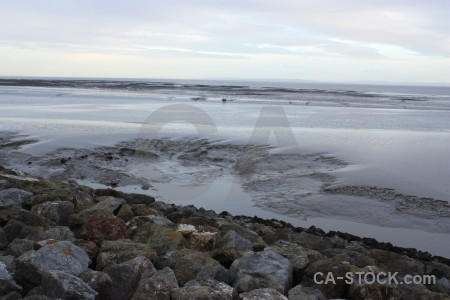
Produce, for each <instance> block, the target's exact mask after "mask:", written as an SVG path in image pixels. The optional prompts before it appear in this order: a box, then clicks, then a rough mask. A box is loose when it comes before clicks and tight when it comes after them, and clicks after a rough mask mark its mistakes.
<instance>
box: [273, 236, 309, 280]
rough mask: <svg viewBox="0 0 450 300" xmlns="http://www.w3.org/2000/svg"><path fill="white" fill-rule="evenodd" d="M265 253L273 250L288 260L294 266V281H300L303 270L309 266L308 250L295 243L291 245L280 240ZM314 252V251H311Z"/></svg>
mask: <svg viewBox="0 0 450 300" xmlns="http://www.w3.org/2000/svg"><path fill="white" fill-rule="evenodd" d="M264 250H265V251H268V250H273V251H275V252H277V253H278V254H281V255H282V256H283V257H285V258H287V259H288V260H289V261H290V262H291V265H292V269H293V271H294V280H295V281H296V282H299V281H300V278H301V276H302V272H303V269H304V268H305V267H306V266H307V265H308V264H309V262H310V260H309V258H308V250H307V249H305V248H303V247H302V246H299V245H297V244H295V243H290V242H287V241H283V240H278V241H277V242H276V243H275V244H273V245H272V246H270V247H266V248H265V249H264ZM309 251H314V250H309Z"/></svg>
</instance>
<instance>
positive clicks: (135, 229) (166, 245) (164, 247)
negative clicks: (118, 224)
mask: <svg viewBox="0 0 450 300" xmlns="http://www.w3.org/2000/svg"><path fill="white" fill-rule="evenodd" d="M140 218H144V217H140ZM145 218H147V217H145ZM133 221H134V219H133ZM129 232H130V237H131V239H132V240H133V241H135V242H138V243H146V244H148V245H150V247H152V248H153V249H155V250H156V252H157V254H158V255H164V254H165V253H166V252H167V251H174V250H179V249H181V248H183V247H184V245H185V239H184V238H183V235H182V234H181V233H179V232H177V231H176V230H175V229H174V228H170V227H166V226H163V225H159V224H155V223H153V221H152V220H148V221H147V222H146V223H143V224H142V225H139V226H132V227H130V230H129Z"/></svg>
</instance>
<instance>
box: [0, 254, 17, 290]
mask: <svg viewBox="0 0 450 300" xmlns="http://www.w3.org/2000/svg"><path fill="white" fill-rule="evenodd" d="M21 290H22V288H21V287H20V286H19V285H18V284H17V283H16V282H15V281H14V279H13V277H12V276H11V274H10V273H9V271H8V269H7V268H6V265H5V264H4V263H3V262H1V261H0V296H3V295H6V294H9V293H11V292H17V291H19V292H20V291H21Z"/></svg>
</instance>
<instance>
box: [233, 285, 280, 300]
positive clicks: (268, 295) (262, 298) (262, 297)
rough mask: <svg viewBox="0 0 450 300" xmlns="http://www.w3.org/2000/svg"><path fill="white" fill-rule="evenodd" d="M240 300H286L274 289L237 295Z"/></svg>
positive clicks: (263, 289)
mask: <svg viewBox="0 0 450 300" xmlns="http://www.w3.org/2000/svg"><path fill="white" fill-rule="evenodd" d="M239 296H240V297H241V299H242V300H288V298H286V297H285V296H283V295H282V294H280V292H278V291H277V290H276V289H272V288H262V289H255V290H252V291H250V292H246V293H241V294H239Z"/></svg>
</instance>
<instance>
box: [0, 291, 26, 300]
mask: <svg viewBox="0 0 450 300" xmlns="http://www.w3.org/2000/svg"><path fill="white" fill-rule="evenodd" d="M0 299H1V300H22V299H23V298H22V295H21V294H20V293H18V292H16V291H14V292H10V293H8V294H6V295H4V296H3V297H1V298H0Z"/></svg>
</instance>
